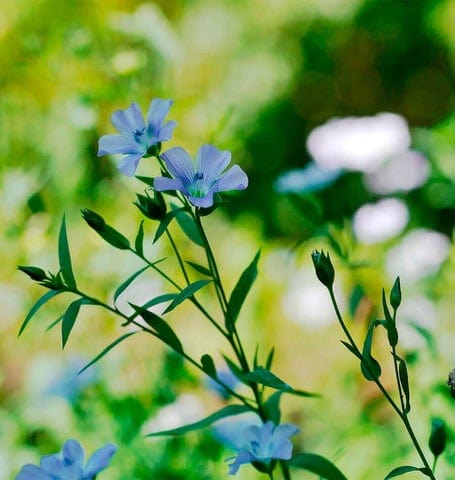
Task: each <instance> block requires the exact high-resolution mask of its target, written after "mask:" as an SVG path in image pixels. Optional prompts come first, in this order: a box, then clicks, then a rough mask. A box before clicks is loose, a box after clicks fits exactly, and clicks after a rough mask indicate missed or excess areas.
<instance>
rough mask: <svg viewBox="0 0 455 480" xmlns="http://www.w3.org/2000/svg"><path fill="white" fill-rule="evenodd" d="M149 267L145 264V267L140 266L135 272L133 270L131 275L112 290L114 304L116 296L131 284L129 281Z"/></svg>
mask: <svg viewBox="0 0 455 480" xmlns="http://www.w3.org/2000/svg"><path fill="white" fill-rule="evenodd" d="M147 268H149V265H146V266H145V267H143V268H141V269H140V270H138V271H137V272H134V273H133V275H131V276H130V277H129V278H127V279H126V280H125V281H124V282H123V283H122V284H121V285H120V286H119V287H118V288H117V290H116V291H115V292H114V304H115V302H116V300H117V298H118V297H119V296H120V295H121V294H122V293H123V292H124V291H125V290H126V289H127V288H128V287H129V286H130V285H131V283H132V282H133V281H134V280H135V279H136V278H137V277H138V276H139V275H140V274H141V273H142V272H144V271H145V270H147Z"/></svg>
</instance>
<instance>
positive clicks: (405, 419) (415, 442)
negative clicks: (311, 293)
mask: <svg viewBox="0 0 455 480" xmlns="http://www.w3.org/2000/svg"><path fill="white" fill-rule="evenodd" d="M328 291H329V294H330V299H331V301H332V305H333V307H334V309H335V313H336V316H337V318H338V322H339V323H340V325H341V328H342V329H343V332H344V333H345V335H346V337H347V338H348V340H349V343H350V345H351V347H352V349H353V350H354V352H355V354H356V355H357V356H359V358H362V353H361V351H360V350H359V348H358V347H357V345H356V343H355V341H354V339H353V338H352V335H351V334H350V332H349V330H348V328H347V327H346V324H345V323H344V320H343V317H342V315H341V312H340V309H339V308H338V304H337V301H336V298H335V294H334V292H333V288H332V287H328ZM365 368H366V369H367V370H368V371H369V373H370V374H371V378H373V381H374V382H375V383H376V385H377V387H378V388H379V390H380V391H381V393H382V394H383V395H384V397H385V399H386V400H387V401H388V402H389V404H390V405H391V406H392V408H393V409H394V410H395V412H396V413H397V415H398V416H399V417H400V419H401V421H402V422H403V424H404V426H405V428H406V431H407V432H408V435H409V437H410V438H411V441H412V443H413V445H414V448H415V449H416V452H417V454H418V455H419V457H420V459H421V461H422V463H423V464H424V466H425V468H426V469H427V470H428V477H429V478H431V479H432V480H436V478H435V476H434V475H433V472H432V470H431V468H430V465H429V463H428V461H427V459H426V457H425V455H424V453H423V451H422V449H421V447H420V444H419V441H418V440H417V437H416V436H415V434H414V431H413V429H412V426H411V424H410V422H409V419H408V416H407V414H406V413H405V411H404V406H403V405H404V404H403V399H402V397H401V396H400V400H401V402H402V408H403V410H400V408H399V406H398V405H397V404H396V402H395V401H394V400H393V398H392V397H391V396H390V394H389V392H388V391H387V390H386V389H385V387H384V386H383V385H382V383H381V381H380V380H379V378H377V377H376V376H375V375H374V373H373V372H371V370H370V369H369V367H368V364H367V363H366V362H365ZM396 374H397V375H398V372H397V373H396ZM400 391H401V390H400Z"/></svg>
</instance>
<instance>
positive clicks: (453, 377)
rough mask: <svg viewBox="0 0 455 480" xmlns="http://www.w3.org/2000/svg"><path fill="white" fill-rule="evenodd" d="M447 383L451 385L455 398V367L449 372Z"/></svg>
mask: <svg viewBox="0 0 455 480" xmlns="http://www.w3.org/2000/svg"><path fill="white" fill-rule="evenodd" d="M447 385H448V386H449V387H450V395H452V397H453V398H455V368H454V369H453V370H452V371H451V372H450V373H449V379H448V380H447Z"/></svg>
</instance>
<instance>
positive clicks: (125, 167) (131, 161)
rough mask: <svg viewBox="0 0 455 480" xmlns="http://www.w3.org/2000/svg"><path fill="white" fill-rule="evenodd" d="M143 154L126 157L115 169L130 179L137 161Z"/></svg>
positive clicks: (134, 171)
mask: <svg viewBox="0 0 455 480" xmlns="http://www.w3.org/2000/svg"><path fill="white" fill-rule="evenodd" d="M142 156H143V154H142V153H139V154H131V155H126V156H125V157H124V158H122V160H120V162H119V163H118V165H117V168H118V169H119V170H120V171H121V172H122V173H123V175H126V176H127V177H132V176H133V175H134V174H135V173H136V169H137V166H138V164H139V160H140V159H141V158H142Z"/></svg>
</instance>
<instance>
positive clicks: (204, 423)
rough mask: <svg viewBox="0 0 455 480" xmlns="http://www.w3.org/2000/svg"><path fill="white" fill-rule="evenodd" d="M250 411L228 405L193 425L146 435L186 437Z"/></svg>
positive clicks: (240, 406)
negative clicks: (187, 434)
mask: <svg viewBox="0 0 455 480" xmlns="http://www.w3.org/2000/svg"><path fill="white" fill-rule="evenodd" d="M250 411H251V409H250V408H249V407H247V406H246V405H228V406H227V407H224V408H222V409H221V410H218V411H217V412H215V413H212V415H209V416H208V417H206V418H204V419H202V420H199V421H198V422H195V423H191V424H189V425H185V426H183V427H178V428H174V429H172V430H164V431H162V432H155V433H149V434H148V435H146V437H157V436H165V435H169V436H173V437H175V436H178V435H184V434H185V433H188V432H192V431H194V430H199V429H201V428H205V427H208V426H209V425H211V424H212V423H214V422H216V421H218V420H221V419H222V418H226V417H232V416H234V415H240V414H241V413H245V412H250Z"/></svg>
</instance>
